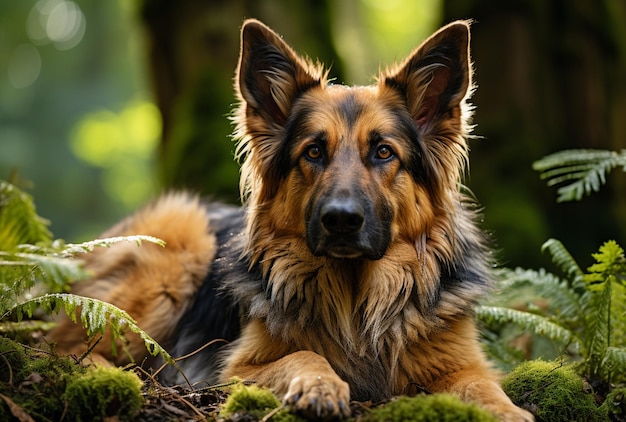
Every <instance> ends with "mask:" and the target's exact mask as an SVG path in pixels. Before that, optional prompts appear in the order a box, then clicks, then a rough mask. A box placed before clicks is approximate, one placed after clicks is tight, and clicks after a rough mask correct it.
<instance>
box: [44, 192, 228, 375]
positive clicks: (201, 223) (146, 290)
mask: <svg viewBox="0 0 626 422" xmlns="http://www.w3.org/2000/svg"><path fill="white" fill-rule="evenodd" d="M135 234H144V235H150V236H154V237H157V238H159V239H161V240H163V241H165V243H166V246H165V247H161V246H158V245H154V244H150V243H144V244H143V245H142V246H141V247H138V246H137V245H136V244H134V243H117V244H115V245H113V246H112V247H111V248H108V249H96V250H94V252H92V253H90V254H88V255H87V256H86V257H85V265H86V268H87V269H88V270H89V271H90V272H91V273H92V274H93V276H92V279H91V280H88V281H84V282H78V283H76V285H75V286H74V287H73V289H72V290H73V293H76V294H78V295H84V296H88V297H94V298H97V299H100V300H103V301H106V302H109V303H113V304H115V305H116V306H117V307H119V308H121V309H123V310H125V311H126V312H128V313H129V314H130V316H132V317H133V318H134V319H135V320H136V321H137V323H138V325H139V326H140V327H145V329H146V330H148V331H149V334H150V335H151V336H152V337H153V338H154V339H155V340H156V341H158V342H164V341H166V340H167V338H168V337H169V336H170V334H171V331H172V330H173V329H174V328H175V327H176V324H177V322H178V320H179V319H180V317H181V316H182V315H183V313H184V312H185V311H186V310H187V309H188V308H189V305H190V302H191V299H192V298H193V296H194V294H195V292H196V291H197V289H198V287H199V286H200V284H201V282H202V280H203V279H204V277H205V275H206V273H207V268H209V263H210V262H211V261H212V260H213V257H214V256H215V251H216V245H215V236H214V235H213V234H211V233H210V231H209V221H208V217H207V215H206V212H205V211H204V209H203V208H202V207H201V206H200V204H199V202H198V199H197V198H192V197H190V196H188V195H186V194H183V193H176V194H169V195H166V196H163V197H161V198H160V199H159V200H158V201H156V202H155V203H153V204H151V205H149V206H148V207H146V208H145V209H143V210H142V211H140V212H138V213H137V214H135V215H133V216H131V217H129V218H127V219H126V220H123V221H122V222H120V223H119V224H117V225H116V226H115V227H113V228H111V229H110V230H108V231H107V232H105V233H103V235H102V236H103V237H114V236H125V235H135ZM50 336H51V338H54V340H55V341H56V343H57V350H59V351H60V352H62V353H72V354H75V355H77V356H80V355H81V354H82V353H84V352H85V351H86V348H87V344H86V340H87V339H86V336H85V333H84V331H83V329H82V327H80V325H76V324H74V323H72V322H71V321H70V320H69V319H68V318H64V319H63V320H62V321H61V322H60V325H59V326H58V327H57V328H56V329H55V331H53V332H52V333H51V334H50ZM126 340H127V341H128V345H127V347H128V351H129V352H130V356H128V354H126V353H124V352H123V351H122V349H121V348H120V347H118V348H117V349H118V353H117V355H116V356H113V355H112V350H111V346H110V338H109V333H108V332H107V334H106V335H105V338H104V339H103V341H101V342H100V343H99V344H98V345H97V346H96V348H95V350H94V352H95V354H91V355H90V356H89V358H90V359H92V360H95V361H99V362H104V361H111V362H114V363H115V364H117V365H123V364H125V363H128V362H129V361H130V360H131V359H135V360H136V359H141V358H142V357H144V356H145V355H146V350H145V345H144V344H143V340H141V338H139V336H138V335H135V334H133V333H128V335H127V336H126Z"/></svg>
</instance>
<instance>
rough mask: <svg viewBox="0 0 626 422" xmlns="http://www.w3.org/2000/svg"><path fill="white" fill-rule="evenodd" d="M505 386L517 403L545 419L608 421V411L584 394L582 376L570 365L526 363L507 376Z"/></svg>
mask: <svg viewBox="0 0 626 422" xmlns="http://www.w3.org/2000/svg"><path fill="white" fill-rule="evenodd" d="M502 388H503V389H504V391H505V392H506V393H507V394H508V395H509V397H510V398H511V400H513V402H514V403H515V404H517V405H518V406H521V407H524V408H526V409H531V410H532V411H533V413H534V414H535V416H536V417H537V419H538V420H542V421H544V422H557V421H601V420H606V413H605V411H604V410H603V409H599V408H598V407H597V406H596V404H595V400H594V398H593V396H592V395H591V394H588V393H585V391H584V389H583V382H582V378H581V377H580V376H579V375H578V374H577V373H576V371H575V370H574V368H573V367H571V366H563V365H562V364H560V363H557V362H545V361H542V360H534V361H528V362H524V363H522V364H521V365H520V366H518V367H517V368H516V369H514V370H513V371H512V372H511V373H510V374H509V375H508V376H507V377H505V378H504V380H503V381H502Z"/></svg>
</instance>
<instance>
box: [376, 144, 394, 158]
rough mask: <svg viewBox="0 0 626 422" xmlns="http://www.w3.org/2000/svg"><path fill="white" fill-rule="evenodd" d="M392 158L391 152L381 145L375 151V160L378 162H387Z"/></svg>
mask: <svg viewBox="0 0 626 422" xmlns="http://www.w3.org/2000/svg"><path fill="white" fill-rule="evenodd" d="M392 156H393V151H392V150H391V148H389V147H388V146H387V145H381V146H379V147H378V149H377V150H376V158H378V159H379V160H387V159H389V158H391V157H392Z"/></svg>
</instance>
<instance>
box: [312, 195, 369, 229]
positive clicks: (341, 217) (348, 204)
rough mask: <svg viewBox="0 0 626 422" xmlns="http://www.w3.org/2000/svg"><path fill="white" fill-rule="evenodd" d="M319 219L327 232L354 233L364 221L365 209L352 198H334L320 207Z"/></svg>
mask: <svg viewBox="0 0 626 422" xmlns="http://www.w3.org/2000/svg"><path fill="white" fill-rule="evenodd" d="M320 219H321V221H322V225H323V226H324V228H325V229H326V230H328V232H329V233H332V234H350V233H356V232H358V231H359V230H360V229H361V227H362V226H363V222H364V221H365V210H364V209H363V206H361V204H359V203H358V202H357V201H356V200H354V199H341V200H339V199H335V200H331V201H329V202H328V203H326V204H325V205H324V206H323V207H322V209H321V216H320Z"/></svg>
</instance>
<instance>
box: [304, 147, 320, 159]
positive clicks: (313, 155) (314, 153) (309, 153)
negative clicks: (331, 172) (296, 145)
mask: <svg viewBox="0 0 626 422" xmlns="http://www.w3.org/2000/svg"><path fill="white" fill-rule="evenodd" d="M305 155H306V157H307V158H308V159H309V160H314V161H315V160H319V159H320V158H321V157H322V150H321V149H320V147H318V146H317V145H311V146H310V147H308V148H307V149H306V152H305Z"/></svg>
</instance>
